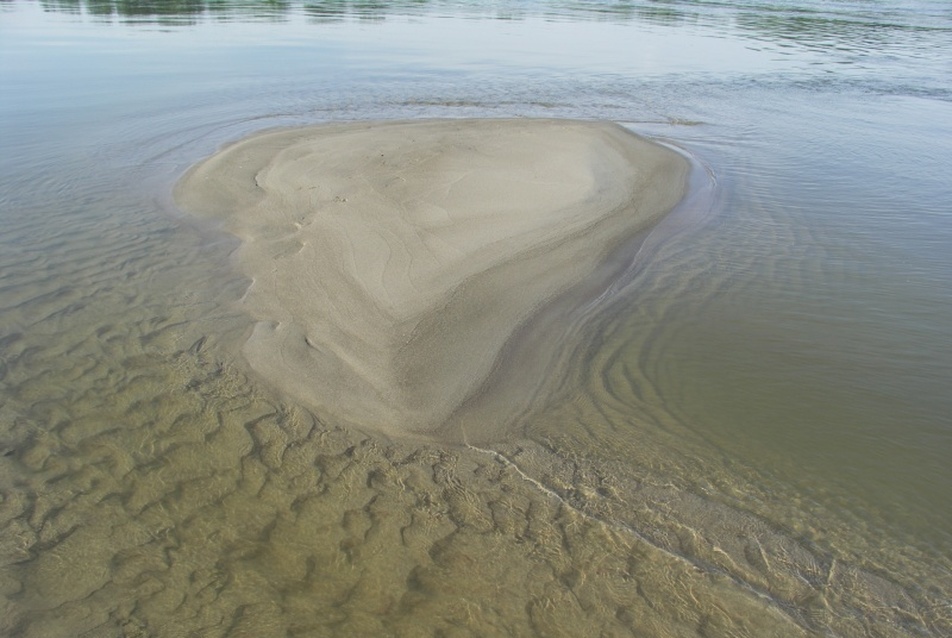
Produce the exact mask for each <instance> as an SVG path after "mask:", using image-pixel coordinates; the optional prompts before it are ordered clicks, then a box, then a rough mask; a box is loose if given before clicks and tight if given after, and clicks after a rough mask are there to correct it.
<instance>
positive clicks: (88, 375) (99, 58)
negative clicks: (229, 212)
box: [0, 0, 952, 636]
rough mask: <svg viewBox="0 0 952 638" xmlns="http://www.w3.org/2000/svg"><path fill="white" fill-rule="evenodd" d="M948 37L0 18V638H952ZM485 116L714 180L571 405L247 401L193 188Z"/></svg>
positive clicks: (267, 15) (175, 17) (484, 9)
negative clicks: (319, 405)
mask: <svg viewBox="0 0 952 638" xmlns="http://www.w3.org/2000/svg"><path fill="white" fill-rule="evenodd" d="M950 49H952V9H950V8H949V5H948V4H947V3H945V2H939V1H930V0H911V1H900V0H894V1H887V2H870V1H859V0H856V1H844V2H835V3H832V2H819V1H810V0H803V1H799V2H771V3H763V2H753V1H735V2H687V1H682V2H678V1H675V2H650V1H647V0H645V1H636V2H626V3H594V2H529V3H525V2H519V3H516V2H511V3H510V2H495V3H464V2H451V1H434V2H398V3H367V2H352V3H350V2H297V1H291V2H237V1H219V2H200V1H195V2H179V3H165V2H161V3H160V2H109V1H103V2H93V1H91V0H89V1H85V0H76V1H73V2H68V1H60V2H52V1H50V2H33V1H29V0H13V1H12V2H4V3H2V4H0V85H2V86H3V87H4V90H3V91H2V92H0V146H2V153H0V221H2V224H3V233H2V234H0V383H2V385H0V452H2V454H3V457H2V458H0V490H2V502H0V525H2V526H3V527H2V532H0V543H2V552H0V559H2V562H0V564H2V567H0V590H2V593H3V595H4V603H3V610H2V613H0V618H2V620H0V623H2V624H0V627H2V631H3V633H6V634H11V635H23V636H75V635H89V636H131V635H155V636H178V635H202V636H224V635H229V636H241V635H249V636H269V635H282V636H283V635H300V636H312V635H388V634H389V635H437V634H438V633H439V632H442V633H443V634H444V635H467V633H469V634H472V635H494V634H496V635H498V634H509V635H547V636H549V635H583V634H592V633H595V634H597V633H599V632H603V633H605V634H614V635H639V636H644V635H651V636H654V635H657V636H680V635H696V634H698V633H702V634H705V635H724V636H726V635H750V636H769V635H776V636H795V635H835V636H866V635H926V636H943V635H948V634H949V633H952V602H950V601H952V593H950V592H952V532H950V530H952V508H950V507H949V504H950V503H952V470H950V465H949V463H948V461H947V459H948V458H950V455H952V420H950V417H949V415H950V414H952V394H950V393H949V388H952V320H950V317H952V257H950V256H949V251H948V246H949V245H950V244H952V216H950V209H949V205H948V203H949V202H950V201H952V183H950V182H949V180H948V175H949V174H950V171H952V150H950V149H952V144H949V141H950V140H952V90H950V87H952V77H950V74H952V68H950V66H949V64H948V60H950V59H952V50H950ZM473 116H478V117H512V116H544V117H577V118H598V119H610V120H615V121H619V122H622V123H624V124H626V125H627V126H630V127H631V128H632V129H633V130H635V131H637V132H640V133H643V134H646V135H651V136H655V137H657V138H658V139H660V140H662V141H665V142H667V143H670V144H673V145H675V146H676V147H678V148H681V149H683V150H684V152H685V153H687V154H688V155H690V156H691V157H692V158H693V159H694V161H695V162H696V164H697V166H698V176H697V179H696V183H695V189H694V194H693V196H692V198H690V199H689V200H687V202H686V203H685V205H684V206H683V207H682V208H681V209H679V210H678V211H676V212H675V213H674V214H673V215H672V216H671V217H670V218H668V219H667V220H666V221H665V222H663V223H662V224H661V225H660V226H659V227H658V228H657V229H656V230H655V231H654V232H653V233H652V235H651V236H649V237H648V239H647V240H646V242H645V244H644V245H643V246H642V247H641V249H640V251H639V252H637V254H632V255H629V262H630V263H628V264H627V265H626V267H625V269H624V270H625V274H624V276H622V277H620V278H619V279H618V280H617V281H616V282H614V284H613V285H612V287H611V290H610V294H608V295H606V296H604V297H602V299H601V301H600V302H599V304H598V306H597V312H590V311H588V310H586V311H584V312H583V311H581V310H579V309H575V310H572V309H567V310H566V311H565V313H564V315H563V316H562V318H561V319H559V320H557V321H556V323H555V325H554V327H552V326H549V327H548V328H547V329H546V332H545V334H551V332H549V330H556V331H557V333H558V334H559V335H561V336H560V338H561V339H563V340H564V343H565V347H564V351H563V355H562V357H561V358H560V359H559V362H558V365H556V366H554V367H553V370H552V375H551V378H550V379H548V380H547V382H548V383H549V384H551V387H550V388H549V389H551V390H552V391H553V392H555V393H556V395H557V396H558V397H559V399H558V400H556V401H552V402H548V403H546V404H545V405H542V406H537V409H536V410H535V411H533V412H532V413H531V414H528V415H527V416H526V418H524V419H523V420H521V421H520V422H518V423H515V424H512V425H511V427H510V430H511V434H510V435H509V436H508V437H503V438H502V439H501V440H500V441H499V442H498V443H497V444H494V445H492V446H487V447H480V448H467V447H448V446H441V445H438V444H435V443H427V442H420V441H387V440H384V439H381V438H380V437H378V436H375V435H369V434H364V433H361V432H355V431H351V430H344V429H340V428H339V427H337V426H336V424H334V423H332V422H328V421H327V420H326V419H325V418H324V417H322V415H320V414H311V413H309V412H308V411H306V410H304V409H302V408H301V407H300V406H296V405H294V404H293V403H292V402H289V401H288V400H287V399H284V398H282V397H280V396H278V395H277V394H276V393H275V392H273V391H272V390H269V389H268V388H267V387H264V385H263V384H262V383H260V381H259V380H257V379H255V378H254V377H253V376H252V375H250V374H249V373H248V371H247V370H246V369H245V367H244V365H243V363H242V359H241V357H240V356H239V353H238V350H239V348H240V345H241V343H242V342H243V340H244V338H245V336H246V334H247V331H248V330H249V328H250V320H249V319H248V318H247V317H245V316H244V315H243V314H242V313H241V312H240V310H239V309H238V307H237V305H236V303H235V302H236V301H238V300H239V299H240V298H241V295H242V294H243V292H244V290H245V288H246V287H247V282H246V281H243V280H242V279H241V277H240V276H238V275H237V274H236V272H235V270H234V268H233V267H232V264H231V263H230V260H229V256H230V254H231V252H232V251H233V250H234V248H235V246H236V241H235V240H234V239H233V238H230V237H227V236H225V235H222V234H221V233H219V232H218V231H217V230H216V229H215V228H208V227H204V226H202V225H201V224H200V223H198V222H197V221H196V220H192V219H188V218H186V217H182V216H181V214H180V213H179V212H178V211H176V210H175V209H174V207H173V206H172V205H171V202H170V196H169V194H170V192H171V188H172V185H173V184H174V182H175V180H176V179H177V177H178V176H179V175H180V174H181V172H182V171H184V170H185V169H186V168H187V167H188V166H189V165H191V164H192V163H194V162H196V161H198V160H199V159H200V158H202V157H204V156H206V155H208V154H210V153H212V152H214V150H215V149H216V148H218V147H219V146H220V145H222V144H224V143H227V142H229V141H232V140H235V139H238V138H240V137H242V136H244V135H246V134H249V133H251V132H254V131H257V130H261V129H264V128H268V127H274V126H287V125H298V124H307V123H314V122H321V121H338V120H354V119H382V118H386V119H389V118H416V117H473ZM527 343H528V344H529V345H531V340H529V341H528V342H527Z"/></svg>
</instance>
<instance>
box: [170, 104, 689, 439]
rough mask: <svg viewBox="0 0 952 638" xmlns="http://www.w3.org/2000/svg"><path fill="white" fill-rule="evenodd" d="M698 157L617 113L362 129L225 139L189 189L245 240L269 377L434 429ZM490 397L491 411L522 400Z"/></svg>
mask: <svg viewBox="0 0 952 638" xmlns="http://www.w3.org/2000/svg"><path fill="white" fill-rule="evenodd" d="M688 170H689V167H688V163H687V162H686V161H685V160H684V159H683V158H682V157H680V156H678V155H677V154H676V153H674V152H672V151H670V150H668V149H665V148H663V147H661V146H658V145H656V144H653V143H651V142H648V141H646V140H644V139H642V138H640V137H638V136H636V135H634V134H633V133H631V132H630V131H628V130H627V129H625V128H623V127H621V126H618V125H615V124H610V123H595V122H580V121H565V120H523V119H519V120H439V121H433V120H430V121H410V122H386V123H348V124H339V125H336V124H335V125H319V126H313V127H307V128H301V129H294V130H282V131H277V132H267V133H263V134H259V135H255V136H253V137H250V138H248V139H245V140H243V141H240V142H238V143H236V144H233V145H231V146H228V147H227V148H225V149H223V150H221V151H220V152H219V153H217V154H216V155H214V156H213V157H211V158H209V159H208V160H206V161H204V162H202V163H201V164H199V165H197V166H196V167H194V168H193V169H191V170H190V171H189V172H188V173H187V174H186V175H185V177H183V179H182V180H181V181H180V183H179V184H178V186H177V188H176V201H177V203H178V205H179V206H181V207H182V208H183V209H185V210H187V211H189V212H192V213H195V214H200V215H208V216H214V217H216V218H219V219H221V220H222V221H223V223H224V225H225V228H227V229H228V230H229V231H230V232H232V233H234V234H235V235H237V236H238V237H239V238H240V239H241V240H242V245H241V247H240V249H239V252H238V262H239V264H240V266H241V268H242V270H243V271H244V272H245V273H246V274H247V275H248V276H249V277H250V278H251V279H252V282H253V283H252V285H251V287H250V288H249V290H248V293H247V294H246V296H245V298H244V300H243V303H244V304H245V305H246V307H247V310H248V311H249V312H250V313H251V314H252V316H253V317H254V318H255V319H256V320H257V322H258V323H257V324H256V327H255V329H254V331H253V334H252V335H251V337H250V338H249V339H248V341H247V343H246V344H245V347H244V354H245V356H246V357H247V360H248V362H249V363H250V365H251V367H252V368H253V369H254V370H256V371H257V372H258V373H259V374H260V375H261V376H262V377H264V379H266V380H267V381H268V382H269V383H271V384H272V385H274V386H275V387H276V388H278V389H279V390H281V391H282V392H286V393H288V394H290V395H291V396H293V397H294V398H296V399H297V400H299V401H301V402H303V403H304V404H306V405H309V406H311V407H313V408H315V409H316V410H317V411H318V413H319V414H322V415H325V416H328V417H331V418H334V419H338V420H341V421H343V422H345V423H348V424H351V425H358V426H361V427H372V428H375V429H378V430H382V431H384V432H387V433H390V434H400V433H430V434H433V433H437V432H438V431H440V430H446V429H448V428H449V427H450V426H451V425H452V423H453V422H454V420H455V419H458V418H459V414H460V408H461V406H464V405H472V404H473V401H472V399H473V397H474V396H477V395H478V394H479V392H480V388H482V387H484V385H485V383H486V381H487V379H489V377H490V376H491V375H492V373H493V372H494V367H495V366H496V365H497V362H498V361H499V360H500V355H501V353H503V352H504V350H505V346H506V344H507V341H509V340H510V338H511V337H512V335H513V334H514V333H515V332H516V331H517V330H518V329H519V328H520V327H522V326H524V325H525V324H526V322H527V321H528V320H529V319H530V318H532V317H533V316H534V315H535V314H536V313H537V312H538V311H539V310H540V309H541V308H543V307H544V306H545V305H546V304H547V302H549V301H551V300H552V299H554V298H555V297H556V296H558V295H560V294H562V293H564V292H565V291H567V290H569V289H570V288H572V287H573V286H576V285H578V284H580V283H582V282H583V281H584V280H585V279H586V278H587V277H588V276H590V275H591V274H592V273H593V272H594V271H595V270H596V268H597V267H598V266H599V264H600V263H601V262H603V261H604V260H605V259H606V257H607V256H608V255H609V253H610V252H611V251H612V249H613V248H615V247H617V246H618V245H619V244H620V243H621V242H623V241H625V240H626V239H628V238H630V237H632V236H633V235H634V234H635V233H637V232H639V231H641V230H643V229H645V228H647V227H649V226H650V225H651V224H653V223H654V222H655V221H657V220H658V219H659V218H660V217H661V216H663V215H664V214H665V213H666V212H668V211H669V210H670V209H671V208H672V207H673V206H674V205H675V204H676V203H677V202H678V200H679V199H680V198H681V196H682V195H683V192H684V189H685V184H686V180H687V174H688ZM551 347H552V348H556V347H557V344H552V346H551ZM537 360H538V359H537ZM506 365H518V362H511V361H507V362H506ZM516 378H519V377H518V376H517V375H516ZM521 378H523V379H524V383H525V384H526V388H525V389H526V394H529V393H531V392H532V391H534V388H536V387H538V371H537V370H536V372H531V371H528V372H527V374H526V375H523V377H521ZM518 390H519V389H518V388H512V387H509V388H507V391H506V392H505V393H502V394H503V395H505V397H506V398H504V399H500V401H499V402H496V403H500V402H501V403H502V404H505V403H507V402H510V403H511V402H512V401H513V400H514V399H513V398H514V397H518V396H519V395H520V392H519V391H518ZM476 403H479V404H480V406H481V407H480V410H483V411H485V410H487V409H490V410H491V412H486V413H485V414H484V415H483V416H485V418H487V419H491V420H494V421H498V420H499V419H504V418H505V417H506V415H507V414H510V413H511V412H512V411H513V410H514V409H515V408H514V407H513V406H511V405H502V404H500V405H493V403H494V402H493V401H485V400H480V401H478V402H476Z"/></svg>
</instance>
